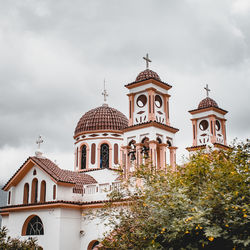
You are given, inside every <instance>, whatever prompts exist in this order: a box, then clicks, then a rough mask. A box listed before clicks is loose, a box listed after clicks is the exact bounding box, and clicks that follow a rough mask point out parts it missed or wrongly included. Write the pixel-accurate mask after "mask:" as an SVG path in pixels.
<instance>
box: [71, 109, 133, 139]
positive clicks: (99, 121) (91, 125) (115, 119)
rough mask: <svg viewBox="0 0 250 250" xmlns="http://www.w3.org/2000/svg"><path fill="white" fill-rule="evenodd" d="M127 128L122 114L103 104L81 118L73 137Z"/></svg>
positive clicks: (126, 122) (125, 118)
mask: <svg viewBox="0 0 250 250" xmlns="http://www.w3.org/2000/svg"><path fill="white" fill-rule="evenodd" d="M127 126H128V119H127V117H126V116H125V115H124V114H123V113H121V112H120V111H118V110H117V109H114V108H111V107H109V106H108V105H107V104H103V105H102V106H100V107H97V108H94V109H91V110H90V111H88V112H86V113H85V114H84V115H83V116H82V117H81V119H80V120H79V122H78V124H77V126H76V129H75V136H76V135H78V134H80V133H82V132H85V131H92V130H122V129H124V128H125V127H127Z"/></svg>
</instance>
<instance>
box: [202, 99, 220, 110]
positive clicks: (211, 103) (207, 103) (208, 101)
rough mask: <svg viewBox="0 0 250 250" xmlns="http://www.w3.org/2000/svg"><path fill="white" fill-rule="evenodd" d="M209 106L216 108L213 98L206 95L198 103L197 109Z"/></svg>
mask: <svg viewBox="0 0 250 250" xmlns="http://www.w3.org/2000/svg"><path fill="white" fill-rule="evenodd" d="M209 107H216V108H218V104H217V103H216V101H215V100H213V99H211V98H210V97H207V98H205V99H203V100H202V101H201V102H200V103H199V106H198V109H202V108H209Z"/></svg>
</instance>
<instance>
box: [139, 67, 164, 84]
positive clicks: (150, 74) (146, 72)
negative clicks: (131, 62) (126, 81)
mask: <svg viewBox="0 0 250 250" xmlns="http://www.w3.org/2000/svg"><path fill="white" fill-rule="evenodd" d="M151 78H153V79H156V80H159V81H161V78H160V77H159V75H158V74H157V73H156V72H154V71H153V70H150V69H146V70H144V71H142V72H141V73H140V74H139V75H138V76H137V77H136V79H135V81H136V82H140V81H143V80H147V79H151Z"/></svg>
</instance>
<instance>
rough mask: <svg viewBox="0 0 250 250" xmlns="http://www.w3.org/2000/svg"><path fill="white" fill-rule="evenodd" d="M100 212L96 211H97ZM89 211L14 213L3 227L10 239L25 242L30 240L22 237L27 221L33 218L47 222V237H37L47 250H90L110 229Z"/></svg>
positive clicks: (62, 210) (59, 210)
mask: <svg viewBox="0 0 250 250" xmlns="http://www.w3.org/2000/svg"><path fill="white" fill-rule="evenodd" d="M95 211H96V209H95ZM88 212H89V210H82V211H81V210H80V209H69V208H55V209H43V210H30V211H22V212H12V213H10V215H9V217H6V216H4V218H3V224H2V225H3V226H6V227H7V228H8V230H9V236H11V237H20V238H21V239H22V240H23V239H26V238H28V237H30V236H21V231H22V227H23V224H24V222H25V220H26V219H27V218H28V217H29V216H30V215H32V214H35V215H37V216H39V217H40V218H41V220H42V222H43V226H44V235H38V236H34V237H35V238H37V239H38V244H39V245H41V246H42V247H43V249H44V250H87V247H88V245H89V243H90V242H91V241H92V240H99V239H100V238H102V237H103V234H104V232H106V231H108V230H110V228H108V227H106V226H105V225H104V223H105V221H102V220H101V219H99V218H97V217H96V218H95V217H94V218H91V219H90V218H89V216H88V215H87V214H88ZM81 230H82V231H83V234H81V233H80V231H81Z"/></svg>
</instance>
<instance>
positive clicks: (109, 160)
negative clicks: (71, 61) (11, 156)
mask: <svg viewBox="0 0 250 250" xmlns="http://www.w3.org/2000/svg"><path fill="white" fill-rule="evenodd" d="M144 59H145V60H146V63H147V68H146V70H144V71H142V72H140V73H139V74H138V76H137V77H136V79H135V81H134V82H132V83H129V84H127V85H125V87H126V88H127V89H128V94H127V95H128V99H129V100H128V101H129V102H128V110H129V112H128V113H129V117H128V118H127V117H126V116H125V115H124V114H122V113H121V112H120V111H118V110H117V109H115V108H112V107H109V106H108V104H106V96H107V93H106V90H105V89H104V92H103V95H104V100H105V103H104V104H103V105H102V106H100V107H97V108H95V109H92V110H90V111H88V112H86V113H85V114H84V115H83V116H82V117H81V118H80V120H79V122H78V123H77V125H76V128H75V131H74V145H75V152H74V154H75V161H74V163H72V165H73V164H74V169H73V170H72V171H70V170H64V169H61V168H60V167H59V166H57V165H56V163H54V162H53V161H51V160H50V159H48V158H46V156H44V155H43V154H42V153H41V152H40V151H39V150H38V151H37V152H36V154H35V156H30V157H28V159H27V160H26V161H25V162H24V163H23V165H22V166H20V167H19V168H18V169H17V171H16V173H15V174H14V175H13V176H12V177H11V178H10V179H9V181H8V182H7V183H6V184H5V186H4V187H3V190H4V191H7V192H8V201H7V206H5V207H2V208H1V209H0V214H1V215H2V218H3V221H2V226H6V227H7V228H8V230H9V235H10V236H11V237H20V238H21V239H25V238H27V237H31V236H32V237H33V236H34V237H36V238H37V239H38V244H39V245H40V246H42V247H43V248H44V249H45V250H80V249H82V250H87V249H94V248H95V246H96V245H98V243H99V242H98V239H100V238H102V236H103V233H104V232H105V231H106V230H107V228H105V226H104V225H103V224H102V223H100V220H99V219H98V218H96V219H92V220H90V219H88V217H87V216H86V211H89V210H92V209H99V208H101V207H103V206H104V204H105V202H106V201H107V191H111V190H113V189H115V188H119V185H120V183H121V181H122V179H123V177H124V178H128V176H129V173H131V172H133V171H134V169H135V167H137V166H140V165H141V164H143V163H144V162H145V160H146V159H150V162H151V163H152V164H153V165H154V166H156V167H157V168H159V169H162V168H165V167H166V166H169V167H170V168H171V169H173V170H174V169H175V162H176V150H177V145H176V144H175V134H176V133H177V132H178V129H177V128H175V127H173V126H172V124H171V122H170V114H169V102H170V97H171V96H170V93H169V92H170V90H171V88H172V86H171V85H170V84H168V83H166V82H163V81H162V80H161V78H160V77H159V75H158V74H157V73H156V72H154V71H152V70H150V69H149V68H148V63H149V62H150V60H149V58H148V55H147V57H144ZM205 89H206V91H207V97H206V98H205V99H203V100H202V101H201V102H200V103H199V105H198V107H197V108H196V109H194V110H191V111H189V112H190V114H191V115H192V117H191V122H192V133H193V144H192V146H190V147H188V148H187V150H188V151H190V152H193V151H195V150H197V149H203V148H206V146H207V145H213V147H215V148H227V142H226V119H225V114H226V113H227V111H225V110H223V109H221V108H219V106H218V105H217V103H216V102H215V101H214V100H213V99H211V98H210V97H209V96H208V95H209V94H208V93H209V89H208V86H207V87H206V88H205ZM37 143H38V144H39V145H40V143H42V139H41V138H39V139H38V141H37ZM121 174H122V175H121ZM122 176H123V177H122Z"/></svg>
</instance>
